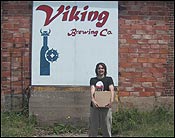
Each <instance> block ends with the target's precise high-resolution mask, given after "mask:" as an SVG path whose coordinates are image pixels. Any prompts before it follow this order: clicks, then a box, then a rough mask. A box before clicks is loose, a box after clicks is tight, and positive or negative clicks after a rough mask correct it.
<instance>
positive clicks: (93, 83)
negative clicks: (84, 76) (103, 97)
mask: <svg viewBox="0 0 175 138" xmlns="http://www.w3.org/2000/svg"><path fill="white" fill-rule="evenodd" d="M91 85H94V86H95V79H94V78H91V79H90V86H91Z"/></svg>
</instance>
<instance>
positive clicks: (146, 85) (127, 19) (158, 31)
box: [1, 1, 174, 109]
mask: <svg viewBox="0 0 175 138" xmlns="http://www.w3.org/2000/svg"><path fill="white" fill-rule="evenodd" d="M119 5H120V6H119V72H120V76H119V89H120V96H143V97H145V96H172V95H173V96H174V1H167V2H166V1H158V2H156V1H120V2H119ZM31 34H32V1H1V65H2V66H1V103H2V104H1V109H2V108H3V107H2V106H3V105H4V104H6V103H10V102H9V100H8V99H10V98H6V96H10V97H13V96H17V95H22V94H23V92H24V90H25V89H26V88H27V87H28V86H29V85H30V81H31ZM116 73H117V72H116ZM21 102H22V101H21ZM11 106H12V101H11V103H10V105H9V107H11ZM4 108H6V107H4Z"/></svg>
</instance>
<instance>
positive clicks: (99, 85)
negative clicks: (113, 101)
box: [90, 76, 114, 91]
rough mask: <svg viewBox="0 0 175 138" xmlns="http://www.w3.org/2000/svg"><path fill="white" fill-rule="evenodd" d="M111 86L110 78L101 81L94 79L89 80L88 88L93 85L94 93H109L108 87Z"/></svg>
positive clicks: (111, 80)
mask: <svg viewBox="0 0 175 138" xmlns="http://www.w3.org/2000/svg"><path fill="white" fill-rule="evenodd" d="M111 84H113V85H114V82H113V79H112V77H108V76H106V77H103V78H101V79H99V78H97V77H94V78H91V79H90V86H91V85H94V86H95V90H96V91H109V85H111Z"/></svg>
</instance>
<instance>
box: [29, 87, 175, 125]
mask: <svg viewBox="0 0 175 138" xmlns="http://www.w3.org/2000/svg"><path fill="white" fill-rule="evenodd" d="M157 106H165V107H166V108H171V109H173V110H174V97H172V96H171V97H120V100H119V102H118V103H116V102H115V103H114V104H113V108H112V109H113V112H116V111H117V110H118V109H119V110H120V108H125V109H126V108H137V109H139V110H142V111H148V110H152V109H153V108H154V107H157ZM119 107H120V108H119ZM89 109H90V92H89V90H88V91H81V92H80V91H61V90H59V91H56V90H55V89H49V91H47V90H45V89H43V88H42V89H36V90H33V91H31V97H30V99H29V115H34V116H36V118H37V122H38V125H39V126H44V125H46V126H48V125H49V126H52V125H54V124H72V125H76V126H86V127H87V126H88V122H89V112H90V110H89Z"/></svg>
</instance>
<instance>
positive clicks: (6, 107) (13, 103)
mask: <svg viewBox="0 0 175 138" xmlns="http://www.w3.org/2000/svg"><path fill="white" fill-rule="evenodd" d="M22 109H23V96H22V94H13V95H3V96H2V97H1V111H3V112H5V111H22Z"/></svg>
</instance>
